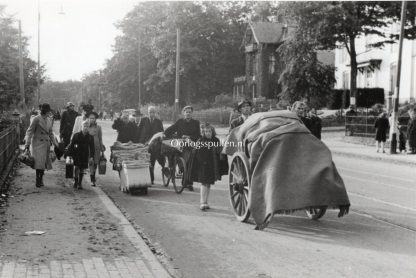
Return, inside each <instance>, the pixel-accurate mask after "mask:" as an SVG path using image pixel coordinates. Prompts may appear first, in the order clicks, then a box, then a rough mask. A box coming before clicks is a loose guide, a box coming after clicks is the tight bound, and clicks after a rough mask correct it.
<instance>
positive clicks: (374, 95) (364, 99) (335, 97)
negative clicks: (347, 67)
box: [328, 88, 385, 109]
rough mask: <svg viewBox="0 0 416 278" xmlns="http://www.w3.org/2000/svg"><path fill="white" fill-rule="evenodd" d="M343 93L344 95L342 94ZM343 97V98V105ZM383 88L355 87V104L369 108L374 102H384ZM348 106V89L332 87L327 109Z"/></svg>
mask: <svg viewBox="0 0 416 278" xmlns="http://www.w3.org/2000/svg"><path fill="white" fill-rule="evenodd" d="M344 94H345V95H344ZM343 99H344V100H345V102H344V106H343V107H342V105H343ZM384 101H385V100H384V89H383V88H357V96H356V106H357V107H362V108H371V107H372V106H373V105H374V104H376V103H384ZM349 106H350V90H347V89H345V90H344V89H334V90H333V91H332V94H331V95H330V100H329V103H328V109H341V108H344V109H346V108H348V107H349Z"/></svg>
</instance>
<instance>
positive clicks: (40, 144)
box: [25, 103, 55, 187]
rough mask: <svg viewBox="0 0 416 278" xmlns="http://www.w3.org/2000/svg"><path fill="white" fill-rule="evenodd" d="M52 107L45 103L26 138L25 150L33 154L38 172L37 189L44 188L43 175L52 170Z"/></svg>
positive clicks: (32, 122) (31, 124) (33, 120)
mask: <svg viewBox="0 0 416 278" xmlns="http://www.w3.org/2000/svg"><path fill="white" fill-rule="evenodd" d="M50 111H51V107H50V106H49V104H47V103H44V104H42V105H41V107H40V115H37V116H35V117H34V118H33V119H32V121H31V123H30V126H29V128H28V129H27V131H26V136H25V150H26V151H29V148H30V153H31V154H32V156H33V158H34V160H35V165H34V167H33V168H34V169H35V170H36V187H42V186H44V184H43V175H44V173H45V169H46V170H50V169H52V161H51V157H50V152H51V145H52V143H53V142H54V139H55V138H54V136H53V133H52V121H51V120H50V118H49V113H50Z"/></svg>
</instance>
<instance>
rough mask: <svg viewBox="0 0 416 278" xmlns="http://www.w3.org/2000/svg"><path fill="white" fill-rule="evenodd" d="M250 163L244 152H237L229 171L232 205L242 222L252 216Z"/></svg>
mask: <svg viewBox="0 0 416 278" xmlns="http://www.w3.org/2000/svg"><path fill="white" fill-rule="evenodd" d="M248 167H249V163H248V160H247V158H246V156H245V154H244V153H242V152H238V153H235V154H234V156H233V158H232V160H231V166H230V170H229V173H228V178H229V181H228V184H229V187H230V200H231V206H232V207H233V209H234V214H235V216H236V217H237V220H238V221H240V222H246V221H247V220H248V218H249V217H250V210H249V208H248V194H249V188H250V186H251V185H250V170H249V168H248Z"/></svg>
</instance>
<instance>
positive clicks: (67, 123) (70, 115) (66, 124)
mask: <svg viewBox="0 0 416 278" xmlns="http://www.w3.org/2000/svg"><path fill="white" fill-rule="evenodd" d="M77 117H78V113H77V112H76V111H73V110H67V111H64V112H63V113H62V117H61V125H60V127H59V134H60V135H61V137H63V138H64V140H65V141H67V142H68V143H69V140H70V139H71V134H72V130H73V128H74V125H75V119H76V118H77Z"/></svg>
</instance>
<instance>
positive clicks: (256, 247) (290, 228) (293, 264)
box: [98, 121, 416, 277]
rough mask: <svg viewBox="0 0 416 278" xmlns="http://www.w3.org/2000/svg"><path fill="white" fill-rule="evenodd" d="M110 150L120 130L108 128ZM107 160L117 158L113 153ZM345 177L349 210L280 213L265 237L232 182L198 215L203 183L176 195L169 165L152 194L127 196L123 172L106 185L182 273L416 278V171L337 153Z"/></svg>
mask: <svg viewBox="0 0 416 278" xmlns="http://www.w3.org/2000/svg"><path fill="white" fill-rule="evenodd" d="M101 125H102V126H103V133H104V143H105V145H106V146H110V145H112V144H113V142H114V140H115V138H116V132H115V131H114V130H112V129H111V122H110V121H104V122H101ZM107 149H108V151H107V152H108V153H107V155H108V157H109V148H107ZM334 161H335V164H336V166H337V168H338V170H339V172H340V174H341V176H342V178H343V179H344V182H345V185H346V188H347V191H348V194H349V197H350V201H351V211H350V214H349V215H347V216H345V217H343V218H337V211H328V212H327V213H326V215H325V216H324V217H323V218H322V219H321V220H319V221H312V220H309V219H308V218H307V217H306V215H305V214H304V213H303V212H298V213H296V214H294V215H286V216H277V215H276V216H274V218H273V219H272V221H271V223H270V225H269V226H268V228H266V229H265V230H264V231H256V230H254V224H253V223H252V222H251V223H240V222H238V221H237V220H236V218H235V217H234V215H233V213H232V209H231V205H230V200H229V192H228V186H227V183H226V180H227V177H223V179H222V181H221V182H219V183H217V184H216V185H215V186H214V187H213V189H212V193H211V196H210V206H211V207H212V209H210V210H209V211H207V212H202V211H200V210H199V186H198V184H196V187H195V191H194V192H189V191H187V190H186V189H185V191H184V192H183V193H182V194H176V193H175V192H174V190H173V188H172V186H171V185H170V186H169V187H167V188H165V187H164V186H163V185H162V181H161V174H160V168H158V169H157V170H156V184H155V185H154V186H153V187H152V188H149V192H148V195H145V196H132V195H129V194H125V193H122V192H120V191H119V188H118V186H119V178H118V175H117V172H114V171H110V172H109V173H108V174H107V175H106V176H105V177H99V181H98V182H99V185H100V186H101V187H102V188H103V190H104V191H105V192H106V193H107V194H108V195H109V196H110V198H112V199H113V200H114V202H115V203H116V204H117V205H118V206H119V207H120V208H121V209H122V210H123V211H125V213H126V214H127V215H128V216H129V217H130V219H131V220H132V221H133V222H134V223H135V224H137V225H138V226H140V228H141V229H142V231H143V232H144V234H145V235H146V236H148V237H149V238H150V240H151V241H152V242H153V243H154V245H155V246H156V249H159V250H163V251H164V252H166V256H167V258H168V259H169V260H170V265H171V266H172V267H173V268H175V269H176V270H177V274H178V276H182V277H415V276H416V263H415V262H416V236H415V235H416V188H415V184H416V183H415V178H414V175H415V168H414V167H410V166H409V167H408V166H403V165H395V164H391V163H388V162H382V161H370V160H365V159H360V158H351V157H343V156H334Z"/></svg>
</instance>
